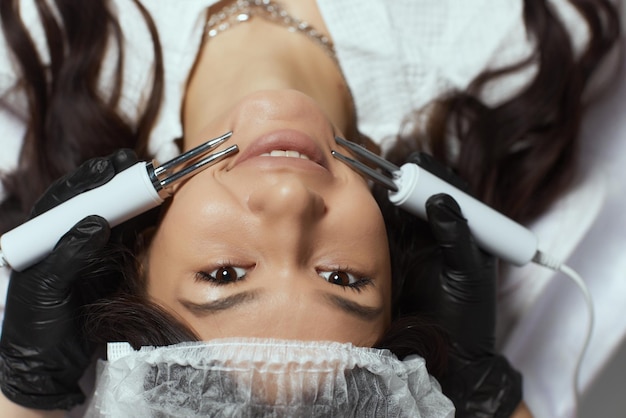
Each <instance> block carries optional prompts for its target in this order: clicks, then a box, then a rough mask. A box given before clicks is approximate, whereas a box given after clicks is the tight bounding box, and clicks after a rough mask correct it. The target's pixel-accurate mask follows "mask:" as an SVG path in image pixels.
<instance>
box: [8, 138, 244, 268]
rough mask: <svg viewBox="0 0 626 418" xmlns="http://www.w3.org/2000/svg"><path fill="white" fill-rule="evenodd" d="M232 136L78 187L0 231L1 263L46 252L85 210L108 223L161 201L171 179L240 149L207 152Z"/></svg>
mask: <svg viewBox="0 0 626 418" xmlns="http://www.w3.org/2000/svg"><path fill="white" fill-rule="evenodd" d="M231 136H232V132H228V133H226V134H224V135H222V136H220V137H218V138H215V139H211V140H209V141H207V142H206V143H204V144H202V145H199V146H198V147H196V148H193V149H191V150H189V151H187V152H185V153H183V154H181V155H179V156H178V157H176V158H174V159H172V160H170V161H168V162H166V163H165V164H162V165H160V166H159V165H156V163H155V162H144V161H140V162H138V163H136V164H134V165H133V166H131V167H129V168H127V169H126V170H123V171H121V172H120V173H118V174H117V175H116V176H115V177H113V178H112V179H111V180H110V181H109V182H107V183H105V184H103V185H102V186H100V187H97V188H95V189H92V190H89V191H87V192H84V193H81V194H79V195H77V196H75V197H73V198H71V199H69V200H67V201H66V202H63V203H61V204H60V205H58V206H55V207H54V208H52V209H50V210H49V211H47V212H44V213H42V214H41V215H39V216H37V217H35V218H33V219H31V220H29V221H28V222H26V223H24V224H22V225H20V226H18V227H17V228H15V229H12V230H11V231H9V232H7V233H5V234H4V235H2V236H1V237H0V267H5V266H8V267H11V268H12V269H14V270H17V271H21V270H24V269H25V268H27V267H29V266H31V265H33V264H35V263H37V262H38V261H40V260H42V259H43V258H44V257H46V256H47V255H48V254H50V252H51V251H52V250H53V249H54V246H55V245H56V243H57V242H58V241H59V239H60V238H61V237H62V236H63V235H64V234H65V233H66V232H67V231H69V230H70V229H71V228H72V227H73V226H74V225H75V224H76V223H77V222H78V221H80V220H81V219H83V218H85V217H86V216H89V215H99V216H102V217H103V218H104V219H106V220H107V221H108V222H109V225H110V226H111V227H114V226H117V225H119V224H121V223H122V222H124V221H127V220H129V219H131V218H133V217H135V216H137V215H139V214H141V213H143V212H146V211H148V210H149V209H152V208H154V207H156V206H159V205H160V204H161V203H163V202H164V201H165V199H167V198H168V197H170V196H171V195H172V192H173V190H172V188H173V186H174V185H176V184H179V183H180V182H182V181H184V180H186V179H188V178H189V177H191V176H193V175H195V174H197V173H199V172H200V171H202V170H204V169H206V168H208V167H210V166H211V165H213V164H215V163H216V162H218V161H220V160H222V159H224V158H225V157H227V156H229V155H231V154H233V153H235V152H237V151H238V148H237V145H232V146H230V147H228V148H226V149H224V150H222V151H219V152H215V153H213V154H209V155H206V154H207V153H208V152H209V151H210V150H211V149H213V148H215V147H217V146H218V145H220V144H222V143H223V142H225V141H226V140H228V139H229V138H230V137H231ZM205 155H206V156H205Z"/></svg>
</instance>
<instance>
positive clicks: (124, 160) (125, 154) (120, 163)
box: [109, 148, 138, 173]
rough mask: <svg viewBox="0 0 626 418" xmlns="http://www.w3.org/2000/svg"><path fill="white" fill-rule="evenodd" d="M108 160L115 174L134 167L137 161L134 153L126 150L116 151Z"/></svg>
mask: <svg viewBox="0 0 626 418" xmlns="http://www.w3.org/2000/svg"><path fill="white" fill-rule="evenodd" d="M109 158H110V159H111V162H112V163H113V167H114V168H115V172H116V173H119V172H120V171H124V170H126V169H127V168H128V167H130V166H132V165H134V164H135V163H136V162H137V161H138V158H137V154H135V151H133V150H131V149H128V148H124V149H120V150H118V151H116V152H115V153H113V154H112V155H110V156H109Z"/></svg>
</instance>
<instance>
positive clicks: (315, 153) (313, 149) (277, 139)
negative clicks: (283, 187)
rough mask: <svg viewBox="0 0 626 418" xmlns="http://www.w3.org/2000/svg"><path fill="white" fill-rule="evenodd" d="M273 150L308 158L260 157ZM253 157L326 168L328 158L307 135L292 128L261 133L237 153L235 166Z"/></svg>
mask: <svg viewBox="0 0 626 418" xmlns="http://www.w3.org/2000/svg"><path fill="white" fill-rule="evenodd" d="M273 150H285V151H286V150H293V151H297V152H299V153H300V154H304V155H306V156H307V157H309V160H303V159H295V158H291V157H265V156H264V157H261V154H265V153H269V152H271V151H273ZM253 158H263V159H268V160H269V159H276V160H282V161H283V162H284V161H285V160H293V161H292V162H293V163H297V164H303V165H307V164H308V165H312V164H315V165H318V166H320V167H321V168H324V169H325V170H328V169H329V167H328V159H327V158H326V155H325V154H324V152H323V151H322V148H321V147H320V146H319V144H317V143H316V142H315V141H314V140H313V139H312V138H311V137H310V136H309V135H307V134H305V133H303V132H300V131H296V130H293V129H281V130H278V131H273V132H269V133H267V134H263V135H261V136H260V137H258V138H257V139H255V140H254V142H252V143H251V144H250V145H249V146H247V147H246V149H245V150H244V151H243V152H242V153H241V154H239V156H238V158H237V160H236V161H235V164H234V165H235V166H237V165H239V164H242V163H244V162H246V161H249V160H251V159H253Z"/></svg>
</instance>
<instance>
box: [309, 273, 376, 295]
mask: <svg viewBox="0 0 626 418" xmlns="http://www.w3.org/2000/svg"><path fill="white" fill-rule="evenodd" d="M322 273H329V275H330V274H333V273H347V274H349V275H351V276H354V277H355V278H356V281H355V282H354V283H348V284H346V285H343V286H342V285H338V284H335V283H331V282H330V281H329V280H328V278H327V277H325V276H324V275H323V274H322ZM317 274H318V275H319V276H321V277H322V278H323V279H324V280H326V281H327V282H328V283H330V284H332V285H334V286H340V287H342V288H343V289H344V290H345V289H346V288H349V289H351V290H354V291H355V292H359V293H360V292H362V291H363V289H364V288H365V287H367V286H369V285H371V284H372V279H370V278H369V277H367V276H365V275H364V274H362V273H359V272H357V271H354V270H352V269H351V268H349V267H338V268H329V269H324V270H321V269H318V270H317Z"/></svg>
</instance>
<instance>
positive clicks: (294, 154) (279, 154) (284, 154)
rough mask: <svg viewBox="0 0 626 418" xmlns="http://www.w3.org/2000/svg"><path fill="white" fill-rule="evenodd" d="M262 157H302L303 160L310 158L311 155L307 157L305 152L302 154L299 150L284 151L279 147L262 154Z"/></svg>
mask: <svg viewBox="0 0 626 418" xmlns="http://www.w3.org/2000/svg"><path fill="white" fill-rule="evenodd" d="M261 157H290V158H301V159H303V160H308V159H309V157H307V156H306V155H304V154H300V153H299V152H298V151H293V150H287V151H283V150H279V149H275V150H273V151H272V152H266V153H264V154H261Z"/></svg>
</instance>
